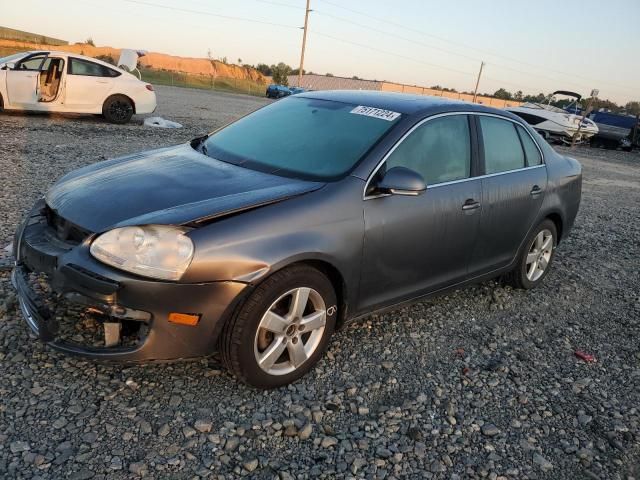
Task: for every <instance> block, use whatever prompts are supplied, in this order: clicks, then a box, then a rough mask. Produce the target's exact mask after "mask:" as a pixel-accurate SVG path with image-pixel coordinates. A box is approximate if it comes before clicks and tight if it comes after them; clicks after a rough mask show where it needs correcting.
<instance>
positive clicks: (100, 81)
mask: <svg viewBox="0 0 640 480" xmlns="http://www.w3.org/2000/svg"><path fill="white" fill-rule="evenodd" d="M96 81H97V82H98V83H109V81H108V80H96Z"/></svg>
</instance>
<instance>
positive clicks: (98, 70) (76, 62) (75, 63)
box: [69, 57, 120, 77]
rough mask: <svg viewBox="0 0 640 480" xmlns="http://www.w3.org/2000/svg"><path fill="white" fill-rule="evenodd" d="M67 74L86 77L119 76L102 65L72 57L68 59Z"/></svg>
mask: <svg viewBox="0 0 640 480" xmlns="http://www.w3.org/2000/svg"><path fill="white" fill-rule="evenodd" d="M69 74H70V75H84V76H88V77H117V76H118V75H120V73H119V72H117V71H115V70H113V69H111V68H109V67H105V66H104V65H100V64H98V63H94V62H89V61H88V60H81V59H79V58H73V57H70V58H69Z"/></svg>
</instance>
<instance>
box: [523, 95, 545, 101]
mask: <svg viewBox="0 0 640 480" xmlns="http://www.w3.org/2000/svg"><path fill="white" fill-rule="evenodd" d="M545 98H547V96H546V95H545V94H544V93H539V94H537V95H525V96H524V97H523V98H522V100H523V101H524V102H529V103H542V102H543V101H544V99H545Z"/></svg>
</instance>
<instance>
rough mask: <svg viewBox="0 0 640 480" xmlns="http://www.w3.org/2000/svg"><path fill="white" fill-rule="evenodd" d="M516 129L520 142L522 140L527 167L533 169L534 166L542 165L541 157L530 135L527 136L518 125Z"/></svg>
mask: <svg viewBox="0 0 640 480" xmlns="http://www.w3.org/2000/svg"><path fill="white" fill-rule="evenodd" d="M516 129H517V130H518V134H519V135H520V140H522V146H523V147H524V153H525V156H526V157H527V166H529V167H535V166H536V165H540V164H541V163H542V155H540V150H538V147H537V146H536V144H535V143H534V142H533V140H532V139H531V135H529V134H528V133H527V132H526V131H525V129H524V128H523V127H521V126H520V125H517V126H516Z"/></svg>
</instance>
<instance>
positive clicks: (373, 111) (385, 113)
mask: <svg viewBox="0 0 640 480" xmlns="http://www.w3.org/2000/svg"><path fill="white" fill-rule="evenodd" d="M350 113H355V114H356V115H364V116H366V117H373V118H379V119H380V120H386V121H388V122H393V121H394V120H395V119H396V118H398V117H399V116H400V114H399V113H398V112H392V111H391V110H383V109H382V108H373V107H366V106H364V105H358V106H357V107H356V108H354V109H353V110H351V112H350Z"/></svg>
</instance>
